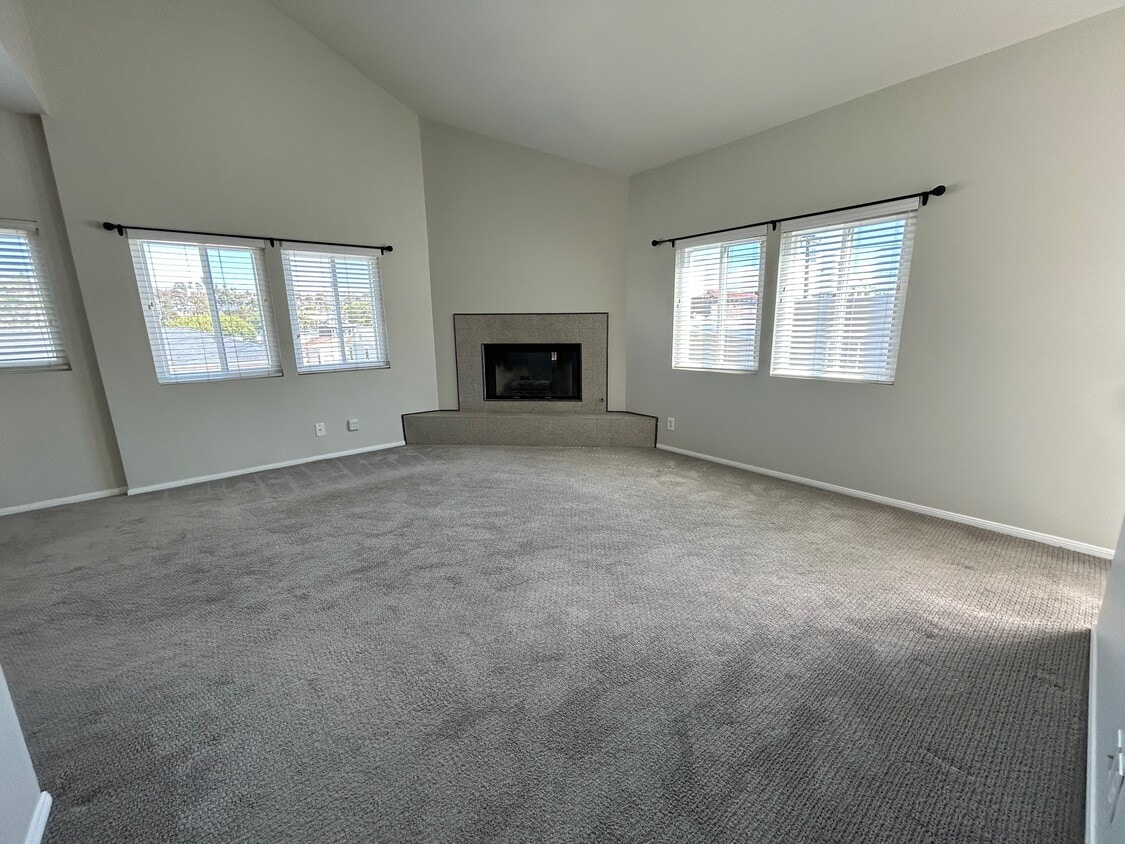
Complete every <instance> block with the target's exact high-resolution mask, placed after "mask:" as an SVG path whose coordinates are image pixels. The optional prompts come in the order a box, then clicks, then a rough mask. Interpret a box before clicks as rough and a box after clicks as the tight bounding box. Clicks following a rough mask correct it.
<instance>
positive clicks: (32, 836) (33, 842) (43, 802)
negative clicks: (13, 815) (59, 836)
mask: <svg viewBox="0 0 1125 844" xmlns="http://www.w3.org/2000/svg"><path fill="white" fill-rule="evenodd" d="M49 814H51V795H50V794H48V793H47V792H45V791H44V792H42V793H40V795H39V802H38V803H36V804H35V814H34V815H32V816H31V825H30V826H28V828H27V837H25V838H24V839H23V842H24V844H39V842H40V841H41V840H42V839H43V830H44V829H46V828H47V816H48V815H49Z"/></svg>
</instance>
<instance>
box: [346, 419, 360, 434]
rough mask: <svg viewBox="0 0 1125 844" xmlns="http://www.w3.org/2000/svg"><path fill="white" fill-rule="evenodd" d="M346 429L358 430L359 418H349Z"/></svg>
mask: <svg viewBox="0 0 1125 844" xmlns="http://www.w3.org/2000/svg"><path fill="white" fill-rule="evenodd" d="M348 430H349V431H358V430H359V420H358V419H349V420H348Z"/></svg>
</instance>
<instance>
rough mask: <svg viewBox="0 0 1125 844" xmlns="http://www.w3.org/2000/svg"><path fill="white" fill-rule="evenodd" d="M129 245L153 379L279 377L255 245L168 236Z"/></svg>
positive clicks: (167, 381)
mask: <svg viewBox="0 0 1125 844" xmlns="http://www.w3.org/2000/svg"><path fill="white" fill-rule="evenodd" d="M247 244H250V245H247ZM129 245H130V247H131V249H132V253H133V267H134V269H135V270H136V273H137V283H138V285H139V287H140V292H141V304H142V305H143V306H144V312H145V323H146V325H147V326H148V339H149V345H150V346H151V347H152V358H153V360H154V361H155V363H156V379H157V381H159V382H160V383H161V384H176V383H180V382H184V381H219V380H225V379H230V378H256V377H261V376H266V375H280V374H281V364H280V363H279V361H278V354H277V340H276V337H275V334H274V325H273V314H272V313H271V311H270V305H269V296H268V294H267V293H266V286H265V272H264V270H263V260H262V255H263V251H264V248H263V246H262V245H261V244H259V243H257V242H254V241H231V242H229V243H228V242H221V243H219V242H205V243H201V242H196V241H185V240H177V239H175V238H174V237H173V236H171V235H169V236H167V238H165V237H162V238H161V239H159V240H156V239H147V238H145V239H136V238H130V241H129Z"/></svg>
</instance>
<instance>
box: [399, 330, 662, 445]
mask: <svg viewBox="0 0 1125 844" xmlns="http://www.w3.org/2000/svg"><path fill="white" fill-rule="evenodd" d="M453 331H454V346H455V349H456V356H457V400H458V408H457V409H456V410H433V411H428V412H424V413H411V414H407V415H405V416H403V418H402V428H403V434H404V437H405V439H406V442H408V443H410V444H411V445H528V446H551V445H558V446H634V447H642V448H652V447H653V446H655V445H656V418H655V417H652V416H644V415H642V414H637V413H628V412H625V411H608V410H607V409H606V388H607V380H608V364H609V314H607V313H550V314H544V313H537V314H455V315H454V317H453Z"/></svg>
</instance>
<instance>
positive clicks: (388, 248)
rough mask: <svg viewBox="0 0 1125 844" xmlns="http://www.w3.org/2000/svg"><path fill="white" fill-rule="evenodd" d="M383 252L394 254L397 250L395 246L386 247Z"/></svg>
mask: <svg viewBox="0 0 1125 844" xmlns="http://www.w3.org/2000/svg"><path fill="white" fill-rule="evenodd" d="M383 251H384V252H394V251H395V248H394V247H393V246H384V247H383Z"/></svg>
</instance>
